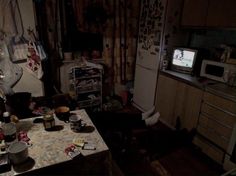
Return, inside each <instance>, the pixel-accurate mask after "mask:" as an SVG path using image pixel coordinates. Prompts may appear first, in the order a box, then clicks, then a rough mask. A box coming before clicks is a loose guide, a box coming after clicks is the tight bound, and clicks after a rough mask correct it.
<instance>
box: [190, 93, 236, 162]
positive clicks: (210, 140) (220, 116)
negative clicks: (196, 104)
mask: <svg viewBox="0 0 236 176" xmlns="http://www.w3.org/2000/svg"><path fill="white" fill-rule="evenodd" d="M235 125H236V103H235V102H233V101H230V100H228V99H225V98H222V97H220V96H216V95H214V94H211V93H209V92H204V96H203V101H202V106H201V112H200V116H199V121H198V125H197V132H198V135H197V136H196V138H195V139H194V143H195V144H196V145H198V146H199V147H200V148H201V149H202V151H203V152H204V153H206V154H207V155H208V156H209V157H211V158H212V159H214V160H215V161H217V162H218V163H222V162H223V157H224V154H225V153H228V154H230V153H231V151H228V149H229V144H230V140H231V137H232V134H233V130H234V128H235ZM199 136H201V137H199ZM199 141H201V142H199ZM206 146H207V148H208V149H207V150H206V149H205V148H206ZM209 150H217V151H218V152H217V153H218V154H219V156H220V157H216V156H214V155H211V153H209V152H208V151H209Z"/></svg>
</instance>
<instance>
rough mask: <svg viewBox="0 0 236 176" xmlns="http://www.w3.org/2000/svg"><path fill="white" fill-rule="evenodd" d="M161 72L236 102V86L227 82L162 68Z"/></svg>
mask: <svg viewBox="0 0 236 176" xmlns="http://www.w3.org/2000/svg"><path fill="white" fill-rule="evenodd" d="M160 74H163V75H166V76H169V77H172V78H173V79H176V80H179V81H182V82H184V83H186V84H189V85H191V86H194V87H196V88H199V89H202V90H204V91H208V92H210V93H212V94H215V95H218V96H221V97H223V98H226V99H229V100H231V101H234V102H236V87H230V86H228V85H226V84H223V83H220V82H217V81H214V80H210V79H207V78H199V77H196V76H191V75H189V74H184V73H179V72H175V71H172V70H160Z"/></svg>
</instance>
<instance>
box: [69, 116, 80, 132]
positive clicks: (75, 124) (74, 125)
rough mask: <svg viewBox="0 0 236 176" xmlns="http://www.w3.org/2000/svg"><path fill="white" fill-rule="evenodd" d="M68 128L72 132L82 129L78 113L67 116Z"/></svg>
mask: <svg viewBox="0 0 236 176" xmlns="http://www.w3.org/2000/svg"><path fill="white" fill-rule="evenodd" d="M69 122H70V128H71V130H72V131H74V132H78V131H80V130H81V129H82V127H83V126H82V120H81V117H80V116H79V115H71V116H70V117H69Z"/></svg>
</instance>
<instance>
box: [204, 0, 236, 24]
mask: <svg viewBox="0 0 236 176" xmlns="http://www.w3.org/2000/svg"><path fill="white" fill-rule="evenodd" d="M235 7H236V1H235V0H224V1H222V0H209V6H208V13H207V16H206V26H210V27H236V10H235Z"/></svg>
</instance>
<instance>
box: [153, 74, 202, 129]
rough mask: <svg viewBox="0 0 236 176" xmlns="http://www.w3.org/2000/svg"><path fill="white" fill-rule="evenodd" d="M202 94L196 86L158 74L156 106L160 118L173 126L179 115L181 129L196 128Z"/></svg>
mask: <svg viewBox="0 0 236 176" xmlns="http://www.w3.org/2000/svg"><path fill="white" fill-rule="evenodd" d="M202 94H203V93H202V90H200V89H198V88H195V87H193V86H190V85H188V84H185V83H183V82H181V81H178V80H175V79H173V78H170V77H168V76H165V75H162V74H161V75H159V78H158V86H157V95H156V108H157V111H159V112H160V115H161V116H160V118H161V120H162V121H163V122H164V123H166V124H167V125H169V126H171V127H175V126H176V121H177V118H178V117H179V118H180V128H181V129H182V128H186V129H188V130H191V129H193V128H196V125H197V120H198V115H199V111H200V107H201V98H202Z"/></svg>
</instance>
